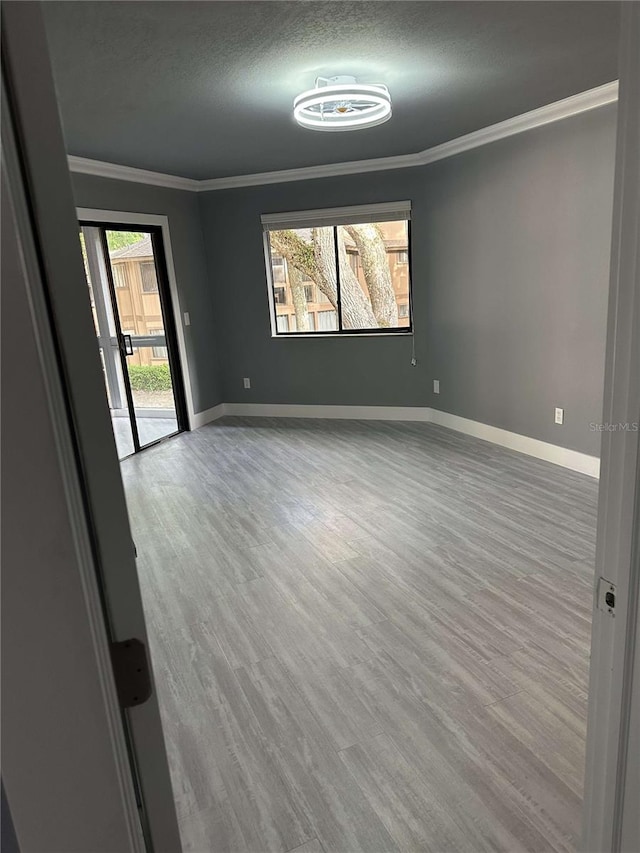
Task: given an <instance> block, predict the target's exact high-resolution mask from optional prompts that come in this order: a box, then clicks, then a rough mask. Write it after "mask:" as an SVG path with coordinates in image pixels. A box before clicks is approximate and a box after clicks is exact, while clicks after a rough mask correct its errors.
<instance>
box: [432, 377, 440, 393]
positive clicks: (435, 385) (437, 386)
mask: <svg viewBox="0 0 640 853" xmlns="http://www.w3.org/2000/svg"><path fill="white" fill-rule="evenodd" d="M433 393H434V394H439V393H440V380H439V379H434V380H433Z"/></svg>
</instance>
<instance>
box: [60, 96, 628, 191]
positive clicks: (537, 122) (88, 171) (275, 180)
mask: <svg viewBox="0 0 640 853" xmlns="http://www.w3.org/2000/svg"><path fill="white" fill-rule="evenodd" d="M617 99H618V81H617V80H614V81H613V82H611V83H605V84H604V86H598V87H596V88H595V89H589V90H588V91H586V92H580V93H579V94H578V95H572V96H571V97H569V98H564V99H563V100H562V101H555V102H554V103H553V104H547V106H544V107H540V108H538V109H535V110H531V111H530V112H527V113H522V114H521V115H519V116H514V117H513V118H510V119H507V120H506V121H501V122H498V123H497V124H492V125H490V126H489V127H484V128H482V129H481V130H476V131H474V132H473V133H467V134H465V136H460V137H458V138H457V139H452V140H450V141H449V142H443V143H442V144H441V145H436V146H434V147H433V148H427V149H426V150H425V151H418V152H417V153H416V154H399V155H397V156H395V157H377V158H375V159H372V160H352V161H350V162H348V163H329V164H327V165H324V166H304V167H302V168H299V169H281V170H280V171H275V172H258V173H256V174H251V175H232V176H230V177H227V178H211V179H209V180H204V181H197V180H194V179H193V178H181V177H178V176H177V175H163V174H162V173H160V172H149V171H147V170H146V169H135V168H133V167H131V166H118V165H117V164H115V163H103V162H102V161H100V160H88V159H86V158H85V157H74V156H69V158H68V159H69V169H70V170H71V171H72V172H80V173H82V174H85V175H98V176H99V177H102V178H115V179H116V180H120V181H134V182H136V183H141V184H151V185H153V186H158V187H169V188H171V189H180V190H192V191H195V192H212V191H214V190H227V189H237V188H239V187H254V186H261V185H264V184H280V183H286V182H289V181H309V180H312V179H314V178H333V177H339V176H341V175H357V174H362V173H365V172H382V171H387V170H389V169H407V168H411V167H412V166H426V165H427V164H428V163H435V162H437V161H438V160H444V159H445V158H447V157H454V156H455V155H456V154H462V153H463V152H464V151H471V150H472V149H473V148H478V147H479V146H481V145H488V144H490V143H491V142H497V141H498V140H499V139H506V138H507V137H509V136H515V135H516V134H518V133H523V132H524V131H527V130H533V129H534V128H536V127H542V126H543V125H545V124H550V123H551V122H556V121H560V120H561V119H564V118H569V117H570V116H574V115H578V114H579V113H583V112H587V111H588V110H593V109H596V108H597V107H603V106H605V105H606V104H611V103H614V102H615V101H617Z"/></svg>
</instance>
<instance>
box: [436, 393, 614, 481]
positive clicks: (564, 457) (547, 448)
mask: <svg viewBox="0 0 640 853" xmlns="http://www.w3.org/2000/svg"><path fill="white" fill-rule="evenodd" d="M431 423H434V424H438V425H439V426H443V427H447V429H452V430H455V431H456V432H463V433H464V434H465V435H472V436H474V438H481V439H483V441H490V442H491V443H492V444H499V445H500V446H501V447H507V448H509V450H517V451H518V452H519V453H525V454H526V455H527V456H535V457H536V459H544V460H545V461H546V462H553V464H554V465H561V466H562V467H563V468H570V469H571V470H572V471H578V472H579V473H580V474H587V475H588V476H589V477H595V478H598V477H599V476H600V460H599V459H598V457H597V456H589V455H588V454H587V453H580V452H579V451H578V450H569V448H567V447H559V446H558V445H557V444H549V442H547V441H540V440H539V439H537V438H531V437H530V436H528V435H520V434H519V433H517V432H509V430H506V429H500V428H499V427H494V426H490V425H489V424H483V423H480V422H479V421H471V420H469V419H468V418H461V417H460V416H459V415H451V414H449V412H441V411H440V410H438V409H431Z"/></svg>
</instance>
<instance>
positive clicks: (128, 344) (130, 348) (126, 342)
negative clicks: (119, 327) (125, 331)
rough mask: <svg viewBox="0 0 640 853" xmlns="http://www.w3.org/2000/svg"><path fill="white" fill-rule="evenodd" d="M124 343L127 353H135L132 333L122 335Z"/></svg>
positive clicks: (125, 352)
mask: <svg viewBox="0 0 640 853" xmlns="http://www.w3.org/2000/svg"><path fill="white" fill-rule="evenodd" d="M122 345H123V346H124V354H125V355H133V344H132V343H131V335H123V336H122Z"/></svg>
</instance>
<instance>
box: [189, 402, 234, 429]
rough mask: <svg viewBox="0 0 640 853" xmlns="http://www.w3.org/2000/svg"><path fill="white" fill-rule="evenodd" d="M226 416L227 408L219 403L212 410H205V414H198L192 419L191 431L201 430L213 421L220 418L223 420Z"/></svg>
mask: <svg viewBox="0 0 640 853" xmlns="http://www.w3.org/2000/svg"><path fill="white" fill-rule="evenodd" d="M225 414H226V407H225V404H224V403H218V405H217V406H213V408H211V409H205V411H204V412H196V413H195V415H194V416H193V417H192V418H191V429H199V428H200V427H201V426H204V425H205V424H210V423H211V421H217V420H218V418H221V417H222V416H223V415H225Z"/></svg>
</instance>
